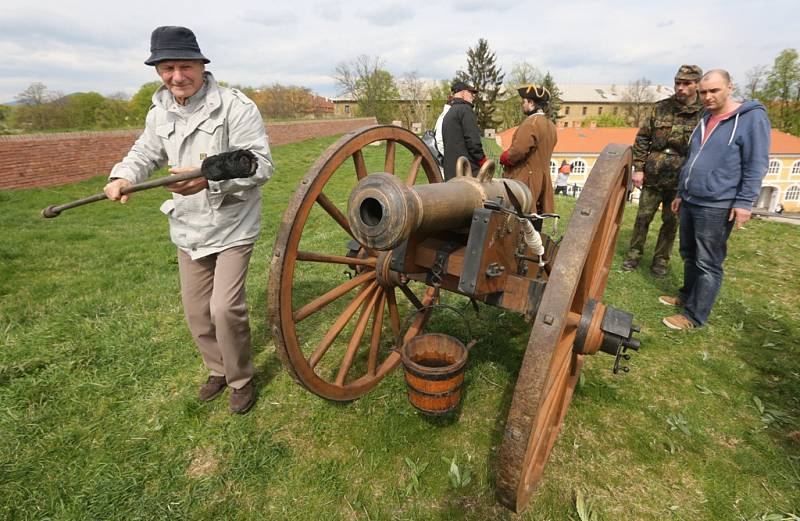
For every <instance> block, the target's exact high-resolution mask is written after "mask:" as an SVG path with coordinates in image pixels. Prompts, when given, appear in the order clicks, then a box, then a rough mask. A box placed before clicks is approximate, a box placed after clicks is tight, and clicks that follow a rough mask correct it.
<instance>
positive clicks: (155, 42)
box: [144, 25, 211, 65]
mask: <svg viewBox="0 0 800 521" xmlns="http://www.w3.org/2000/svg"><path fill="white" fill-rule="evenodd" d="M164 60H202V61H203V63H210V62H211V60H209V59H208V58H206V57H205V56H203V53H201V52H200V46H199V45H197V38H195V36H194V33H193V32H192V31H191V29H187V28H186V27H179V26H175V25H165V26H162V27H156V29H155V30H154V31H153V35H152V36H151V37H150V57H149V58H148V59H147V61H146V62H144V64H145V65H156V64H157V63H158V62H162V61H164Z"/></svg>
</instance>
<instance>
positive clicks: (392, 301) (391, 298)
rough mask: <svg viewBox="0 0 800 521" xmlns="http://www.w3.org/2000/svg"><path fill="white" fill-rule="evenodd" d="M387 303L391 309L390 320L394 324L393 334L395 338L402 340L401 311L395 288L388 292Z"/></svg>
mask: <svg viewBox="0 0 800 521" xmlns="http://www.w3.org/2000/svg"><path fill="white" fill-rule="evenodd" d="M386 303H387V306H388V307H389V319H390V322H391V323H392V333H393V335H394V338H397V339H399V338H400V311H399V310H398V309H397V297H396V296H395V294H394V288H391V289H390V290H389V291H387V292H386Z"/></svg>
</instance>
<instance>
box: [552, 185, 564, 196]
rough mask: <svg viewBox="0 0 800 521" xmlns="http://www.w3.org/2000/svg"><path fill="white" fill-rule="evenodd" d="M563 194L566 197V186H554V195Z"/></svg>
mask: <svg viewBox="0 0 800 521" xmlns="http://www.w3.org/2000/svg"><path fill="white" fill-rule="evenodd" d="M558 194H564V195H567V185H564V186H556V191H555V193H554V195H558Z"/></svg>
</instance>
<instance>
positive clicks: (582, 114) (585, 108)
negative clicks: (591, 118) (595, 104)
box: [581, 107, 587, 116]
mask: <svg viewBox="0 0 800 521" xmlns="http://www.w3.org/2000/svg"><path fill="white" fill-rule="evenodd" d="M586 110H587V107H583V108H582V109H581V116H585V115H586Z"/></svg>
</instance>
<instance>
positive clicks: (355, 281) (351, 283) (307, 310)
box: [292, 271, 375, 323]
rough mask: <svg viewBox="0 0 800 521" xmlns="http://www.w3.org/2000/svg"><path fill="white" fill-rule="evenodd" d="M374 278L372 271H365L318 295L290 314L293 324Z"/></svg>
mask: <svg viewBox="0 0 800 521" xmlns="http://www.w3.org/2000/svg"><path fill="white" fill-rule="evenodd" d="M374 278H375V272H374V271H365V272H364V273H362V274H361V275H359V276H357V277H353V278H352V279H350V280H348V281H347V282H345V283H344V284H341V285H339V286H336V287H335V288H333V289H332V290H330V291H328V292H326V293H324V294H322V295H320V296H319V297H317V298H315V299H314V300H312V301H311V302H309V303H308V304H306V305H305V306H303V307H301V308H300V309H298V310H297V311H295V312H294V313H292V319H293V320H294V321H295V323H297V322H301V321H302V320H303V319H305V318H307V317H308V316H309V315H313V314H314V313H316V312H317V311H319V310H320V309H322V308H324V307H325V306H327V305H328V304H330V303H331V302H333V301H334V300H336V299H337V298H339V297H341V296H342V295H344V294H346V293H347V292H349V291H350V290H351V289H353V288H355V287H356V286H358V285H359V284H362V283H364V282H367V281H369V280H372V279H374Z"/></svg>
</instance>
